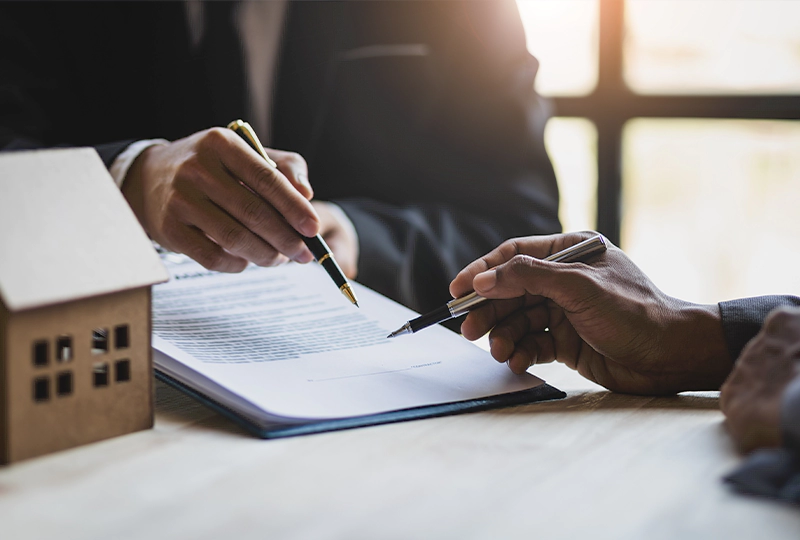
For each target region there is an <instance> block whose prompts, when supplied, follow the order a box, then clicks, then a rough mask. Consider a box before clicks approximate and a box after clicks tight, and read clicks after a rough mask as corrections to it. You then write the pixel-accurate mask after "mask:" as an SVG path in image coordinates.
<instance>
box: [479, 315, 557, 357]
mask: <svg viewBox="0 0 800 540" xmlns="http://www.w3.org/2000/svg"><path fill="white" fill-rule="evenodd" d="M548 319H549V316H548V311H547V308H546V306H544V305H539V306H535V307H534V308H532V309H525V310H519V311H517V312H515V313H513V314H511V315H510V316H509V317H507V318H505V319H503V320H502V321H500V323H498V325H497V326H495V327H494V329H493V330H492V332H491V333H490V334H489V343H490V346H491V353H492V356H493V357H494V358H495V359H496V360H497V361H498V362H505V361H506V360H508V359H509V358H510V357H511V355H512V353H513V352H514V349H515V348H516V346H517V343H519V342H520V341H522V340H523V338H524V337H525V336H526V335H528V334H530V333H532V332H535V333H538V332H543V331H544V330H545V329H546V328H547V323H548Z"/></svg>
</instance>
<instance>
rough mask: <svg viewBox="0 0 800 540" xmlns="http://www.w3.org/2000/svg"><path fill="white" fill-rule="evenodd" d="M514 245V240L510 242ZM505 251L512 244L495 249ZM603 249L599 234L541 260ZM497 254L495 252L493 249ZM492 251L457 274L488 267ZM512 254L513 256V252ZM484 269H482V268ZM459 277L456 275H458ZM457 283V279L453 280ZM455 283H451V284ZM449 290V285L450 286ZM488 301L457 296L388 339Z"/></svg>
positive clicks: (581, 256) (564, 259)
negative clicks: (476, 266)
mask: <svg viewBox="0 0 800 540" xmlns="http://www.w3.org/2000/svg"><path fill="white" fill-rule="evenodd" d="M511 242H515V241H511ZM508 248H512V249H513V248H514V244H513V243H508V242H507V243H505V244H503V245H502V246H500V247H499V248H498V250H503V249H505V250H506V251H508ZM605 250H606V243H605V239H604V238H603V237H602V236H600V235H595V236H593V237H592V238H589V239H587V240H584V241H583V242H579V243H577V244H575V245H572V246H570V247H568V248H565V249H563V250H561V251H559V252H558V253H553V254H552V255H548V256H547V257H545V258H544V260H545V261H550V262H561V263H569V262H583V261H587V260H589V259H591V258H592V257H594V256H595V255H598V254H600V253H603V252H605ZM495 251H497V250H495ZM494 253H495V252H494V251H493V252H492V253H490V254H489V255H487V257H484V258H483V259H480V260H479V261H476V262H475V263H472V264H471V265H470V266H468V267H467V268H466V269H464V270H462V271H461V274H463V273H464V272H467V271H468V270H469V269H471V268H474V266H475V265H478V267H480V266H481V264H483V265H487V264H488V260H487V259H488V257H490V256H491V255H492V254H494ZM515 254H516V253H515ZM484 268H486V266H484ZM461 274H459V276H461ZM456 280H458V277H457V278H456ZM454 283H455V281H454ZM451 290H452V286H451ZM487 300H488V298H485V297H483V296H480V295H479V294H478V293H477V292H470V293H469V294H465V295H463V296H458V297H456V298H455V299H453V300H451V301H449V302H448V303H447V304H445V305H444V306H442V307H440V308H438V309H436V310H434V311H431V312H429V313H426V314H424V315H421V316H419V317H417V318H416V319H413V320H411V321H408V322H407V323H406V324H404V325H403V326H402V327H400V328H398V329H397V330H395V331H394V332H392V333H391V334H389V336H388V337H390V338H393V337H397V336H402V335H404V334H413V333H414V332H419V331H420V330H423V329H425V328H428V327H429V326H433V325H434V324H437V323H440V322H443V321H446V320H448V319H454V318H456V317H460V316H461V315H464V314H465V313H468V312H470V311H472V310H473V309H477V308H478V307H480V306H481V305H483V304H484V303H485V302H486V301H487Z"/></svg>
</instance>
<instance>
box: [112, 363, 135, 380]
mask: <svg viewBox="0 0 800 540" xmlns="http://www.w3.org/2000/svg"><path fill="white" fill-rule="evenodd" d="M114 380H115V381H116V382H126V381H129V380H131V361H130V360H128V359H127V358H126V359H125V360H117V361H116V362H114Z"/></svg>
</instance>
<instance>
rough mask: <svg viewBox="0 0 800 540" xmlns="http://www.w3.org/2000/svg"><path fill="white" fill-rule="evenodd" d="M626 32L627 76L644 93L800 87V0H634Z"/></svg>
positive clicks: (629, 5) (779, 90)
mask: <svg viewBox="0 0 800 540" xmlns="http://www.w3.org/2000/svg"><path fill="white" fill-rule="evenodd" d="M677 29H680V30H679V31H677ZM625 31H626V35H625V44H624V46H625V80H626V81H627V83H628V84H629V85H630V87H631V88H632V89H633V90H635V91H636V92H642V93H677V94H688V93H698V94H708V93H725V94H751V93H755V92H758V93H769V94H774V93H783V92H793V93H796V92H798V91H800V54H797V52H796V51H797V50H799V49H800V2H786V1H785V0H758V1H757V2H756V1H753V0H725V4H724V6H723V5H721V4H720V3H719V2H709V1H707V0H706V1H697V0H694V1H692V2H675V1H674V0H645V1H642V0H634V1H629V2H627V4H626V5H625Z"/></svg>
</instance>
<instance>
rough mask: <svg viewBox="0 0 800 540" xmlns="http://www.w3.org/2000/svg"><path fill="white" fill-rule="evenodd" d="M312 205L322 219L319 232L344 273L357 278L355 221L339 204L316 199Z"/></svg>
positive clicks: (349, 277)
mask: <svg viewBox="0 0 800 540" xmlns="http://www.w3.org/2000/svg"><path fill="white" fill-rule="evenodd" d="M311 205H312V206H313V207H314V210H316V211H317V215H318V216H319V219H320V223H321V225H320V231H319V234H321V235H322V238H324V239H325V242H326V243H327V244H328V247H329V248H331V251H333V256H334V257H335V258H336V262H337V263H339V267H340V268H341V269H342V272H344V275H345V276H347V278H348V279H355V277H356V275H357V274H358V234H357V233H356V228H355V227H354V226H353V222H352V221H350V218H348V217H347V214H345V213H344V210H342V209H341V208H340V207H339V205H337V204H333V203H330V202H322V201H314V202H312V203H311Z"/></svg>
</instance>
